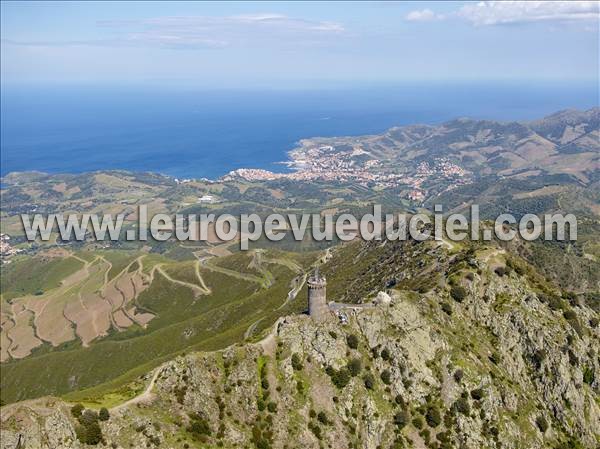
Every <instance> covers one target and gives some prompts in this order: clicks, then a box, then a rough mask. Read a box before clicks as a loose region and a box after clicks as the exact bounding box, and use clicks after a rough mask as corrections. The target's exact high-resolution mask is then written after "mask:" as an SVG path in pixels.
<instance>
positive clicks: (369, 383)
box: [363, 373, 375, 390]
mask: <svg viewBox="0 0 600 449" xmlns="http://www.w3.org/2000/svg"><path fill="white" fill-rule="evenodd" d="M363 382H364V383H365V388H366V389H367V390H372V389H373V388H375V378H374V377H373V375H372V374H371V373H367V374H365V375H364V376H363Z"/></svg>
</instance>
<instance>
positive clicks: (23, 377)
mask: <svg viewBox="0 0 600 449" xmlns="http://www.w3.org/2000/svg"><path fill="white" fill-rule="evenodd" d="M234 260H235V261H236V262H237V258H234ZM188 264H189V263H188ZM177 265H178V266H181V265H183V266H184V267H186V265H185V264H177ZM225 265H226V263H225ZM234 265H235V263H234ZM188 270H189V267H186V270H184V271H186V272H187V271H188ZM269 271H270V272H271V274H272V275H273V277H274V279H275V282H274V284H273V285H272V286H271V287H270V288H268V289H261V288H259V286H258V285H257V284H256V283H251V282H246V281H244V280H241V279H238V278H233V277H231V276H226V275H224V274H221V273H217V272H214V271H210V270H207V269H202V270H201V275H202V277H203V279H204V281H205V282H206V283H207V285H209V286H210V287H211V289H212V294H211V295H206V296H198V297H195V296H194V295H193V293H192V291H191V290H190V289H188V288H187V287H184V286H181V285H177V284H173V283H171V282H169V281H168V280H166V279H165V278H164V277H163V276H162V275H160V274H159V273H156V275H155V281H154V282H153V284H152V285H151V287H150V288H149V289H148V290H146V291H145V292H143V294H142V295H140V297H139V298H138V300H137V303H138V306H139V307H140V308H142V309H145V310H148V311H151V312H153V313H155V314H156V315H157V316H156V318H155V319H153V320H152V321H151V322H150V323H149V325H148V328H147V329H146V330H144V329H142V328H140V327H138V326H134V327H132V328H130V329H128V330H127V331H125V332H120V333H116V332H115V333H112V334H111V335H110V336H109V337H107V338H104V339H102V340H100V341H98V342H97V343H94V344H92V345H91V346H90V347H88V348H83V347H81V346H80V345H71V346H69V347H65V348H60V349H61V350H53V351H51V352H46V353H41V354H40V355H38V356H33V357H29V358H26V359H23V360H16V361H11V362H8V363H5V364H3V365H2V379H1V381H0V385H1V386H2V390H1V394H2V399H3V400H4V401H6V402H12V401H16V400H22V399H26V398H30V397H36V396H41V395H46V394H53V395H61V394H66V393H68V392H73V391H76V390H81V389H86V388H91V387H96V388H94V389H93V390H91V392H90V393H86V392H82V393H74V394H72V395H71V396H73V397H81V396H82V395H83V396H84V397H88V396H90V395H92V396H97V395H102V394H104V393H105V392H106V391H109V390H111V389H115V388H117V386H118V385H121V384H122V383H123V382H126V381H129V380H132V379H133V378H135V377H136V376H139V375H140V374H143V373H144V372H146V371H147V370H148V369H149V368H151V367H152V366H155V365H156V364H158V363H160V362H161V361H163V360H166V359H168V358H169V357H172V356H173V355H175V354H177V353H178V352H180V351H182V350H186V349H188V348H194V349H205V350H206V349H217V348H222V347H225V346H227V345H229V344H232V343H234V342H236V341H240V340H242V339H243V336H244V333H245V332H246V330H247V329H248V327H249V326H250V325H251V324H253V323H255V322H257V321H258V323H257V325H256V328H255V332H260V331H261V330H262V329H264V328H265V327H267V326H269V325H271V324H272V323H273V322H274V321H275V319H276V318H277V317H279V316H281V315H283V314H286V313H289V312H292V311H294V312H295V311H298V310H302V309H303V308H304V304H303V302H292V303H290V304H288V305H286V306H285V307H283V308H279V307H280V306H281V304H283V302H284V300H285V298H286V297H287V292H288V291H289V289H290V283H291V280H292V278H293V277H294V276H295V273H293V272H292V271H291V270H290V269H289V268H287V267H285V266H283V265H275V264H270V265H269ZM186 277H187V276H186ZM259 320H260V321H259ZM104 383H106V385H105V386H100V387H98V385H100V384H104Z"/></svg>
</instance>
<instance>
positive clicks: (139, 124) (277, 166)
mask: <svg viewBox="0 0 600 449" xmlns="http://www.w3.org/2000/svg"><path fill="white" fill-rule="evenodd" d="M597 101H598V86H597V85H595V84H594V83H591V84H589V85H587V84H581V85H579V86H575V87H574V86H573V84H572V83H571V84H567V83H564V84H562V83H550V82H549V83H546V84H541V85H540V84H539V83H537V84H535V85H532V84H527V83H523V82H519V83H516V82H515V83H510V82H499V83H496V84H490V83H486V84H482V83H477V82H460V83H450V84H448V83H445V84H442V83H433V82H431V83H420V84H417V83H405V84H402V85H375V86H374V85H360V86H340V87H338V88H334V89H331V88H327V89H322V90H321V89H294V90H278V89H261V90H236V89H228V90H210V91H209V90H202V89H192V88H183V87H182V88H176V87H173V88H159V87H156V86H152V87H151V86H148V87H134V86H120V87H115V86H79V87H66V86H60V85H54V86H49V85H46V86H26V85H14V86H5V88H3V95H2V100H1V112H2V115H1V117H2V118H1V174H2V175H6V174H7V173H10V172H14V171H31V170H37V171H42V172H49V173H80V172H87V171H94V170H109V169H110V170H112V169H124V170H131V171H152V172H159V173H163V174H166V175H171V176H174V177H180V178H210V179H215V178H218V177H220V176H222V175H224V174H226V173H228V172H229V171H231V170H235V169H238V168H245V167H250V168H260V169H266V170H272V171H276V172H277V171H279V172H281V171H285V170H288V168H287V167H286V166H285V165H283V164H281V162H282V161H285V160H286V159H287V152H288V151H290V150H292V149H294V148H295V146H296V142H297V141H298V140H300V139H303V138H309V137H315V136H325V137H329V136H348V135H362V134H372V133H373V134H374V133H381V132H383V131H385V130H386V129H387V128H390V127H392V126H400V125H407V124H412V123H427V124H437V123H441V122H444V121H446V120H451V119H454V118H457V117H471V118H476V119H493V120H533V119H537V118H541V117H543V116H544V115H547V114H550V113H552V112H555V111H557V110H560V109H565V108H580V109H586V108H590V107H593V106H595V105H596V104H597Z"/></svg>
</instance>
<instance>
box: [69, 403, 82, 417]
mask: <svg viewBox="0 0 600 449" xmlns="http://www.w3.org/2000/svg"><path fill="white" fill-rule="evenodd" d="M83 410H84V407H83V405H82V404H75V405H74V406H73V407H71V415H73V416H74V417H75V418H77V419H79V417H80V416H81V413H82V412H83Z"/></svg>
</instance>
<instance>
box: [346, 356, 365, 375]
mask: <svg viewBox="0 0 600 449" xmlns="http://www.w3.org/2000/svg"><path fill="white" fill-rule="evenodd" d="M347 368H348V372H349V373H350V375H351V376H352V377H356V376H358V375H359V374H360V371H361V370H362V363H361V362H360V359H352V360H350V362H348V365H347Z"/></svg>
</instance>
